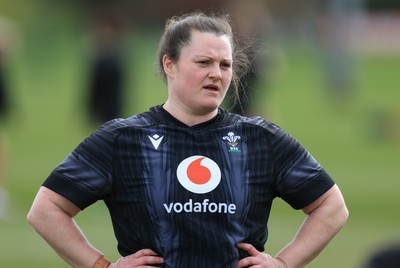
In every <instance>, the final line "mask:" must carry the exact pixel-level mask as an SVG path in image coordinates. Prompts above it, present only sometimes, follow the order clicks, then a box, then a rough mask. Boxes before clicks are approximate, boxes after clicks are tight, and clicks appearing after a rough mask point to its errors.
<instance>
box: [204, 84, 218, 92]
mask: <svg viewBox="0 0 400 268" xmlns="http://www.w3.org/2000/svg"><path fill="white" fill-rule="evenodd" d="M204 88H205V89H208V90H212V91H218V86H217V85H213V84H209V85H206V86H204Z"/></svg>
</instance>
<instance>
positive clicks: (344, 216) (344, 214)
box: [337, 203, 349, 228]
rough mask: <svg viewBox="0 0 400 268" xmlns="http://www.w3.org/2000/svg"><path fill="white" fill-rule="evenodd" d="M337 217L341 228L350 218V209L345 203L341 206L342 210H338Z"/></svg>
mask: <svg viewBox="0 0 400 268" xmlns="http://www.w3.org/2000/svg"><path fill="white" fill-rule="evenodd" d="M337 219H338V221H339V225H340V228H342V227H343V226H344V225H345V224H346V222H347V220H348V219H349V210H348V208H347V206H346V204H344V203H343V205H342V207H341V208H340V210H339V212H338V217H337Z"/></svg>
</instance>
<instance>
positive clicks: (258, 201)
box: [28, 14, 348, 268]
mask: <svg viewBox="0 0 400 268" xmlns="http://www.w3.org/2000/svg"><path fill="white" fill-rule="evenodd" d="M244 62H245V61H243V60H240V58H237V53H236V51H235V46H234V43H233V35H232V31H231V27H230V25H229V23H228V21H227V18H217V17H209V16H206V15H204V14H189V15H187V16H183V17H180V18H173V19H171V20H170V21H169V22H168V23H167V25H166V28H165V32H164V35H163V37H162V39H161V42H160V48H159V66H160V69H161V72H162V74H163V76H164V78H165V80H166V82H167V86H168V99H167V100H166V102H165V103H164V104H163V105H160V106H155V107H152V108H151V109H150V110H149V111H148V112H144V113H141V114H139V115H134V116H132V117H130V118H128V119H116V120H113V121H110V122H108V123H106V124H105V125H103V126H102V127H101V128H100V129H99V130H97V131H96V132H95V133H93V134H92V135H91V136H89V137H88V138H87V139H85V140H84V141H83V142H82V143H81V144H80V145H79V146H78V147H77V148H76V149H75V150H74V151H73V152H72V153H71V154H70V155H69V156H68V157H67V158H66V159H65V160H64V161H63V162H62V163H61V164H60V165H59V166H58V167H57V168H56V169H55V170H54V171H53V172H52V173H51V175H50V176H49V177H48V178H47V179H46V181H45V182H44V183H43V186H42V187H41V188H40V190H39V192H38V194H37V196H36V198H35V201H34V203H33V205H32V208H31V210H30V212H29V214H28V221H29V222H30V223H31V224H32V225H33V227H34V228H35V230H36V231H37V232H38V233H39V234H40V235H41V236H42V237H43V238H44V239H45V240H46V241H47V242H48V243H49V244H50V245H51V246H52V247H53V248H54V250H55V251H56V252H57V253H58V254H59V255H60V256H61V257H63V258H64V260H65V261H66V262H68V263H69V264H70V265H71V266H73V267H88V268H90V267H111V268H113V267H119V268H122V267H153V266H161V267H165V268H166V267H174V268H179V267H182V268H187V267H198V268H200V267H207V268H210V267H224V268H227V267H303V266H304V265H306V264H307V263H308V262H310V261H311V260H312V259H313V258H314V257H316V256H317V255H318V253H319V252H320V251H321V250H322V249H323V248H324V246H325V245H327V244H328V242H329V241H330V240H331V239H332V238H333V237H334V236H335V235H336V233H337V232H338V231H339V230H340V228H341V227H342V226H343V224H344V223H345V221H346V219H347V215H348V213H347V209H346V206H345V204H344V201H343V198H342V195H341V193H340V191H339V188H338V187H337V186H336V185H335V183H334V182H333V180H332V179H331V178H330V177H329V175H328V174H327V173H326V172H325V171H324V169H323V168H322V167H321V166H320V165H319V164H318V163H317V162H316V161H315V159H314V158H312V156H311V155H310V154H309V153H308V152H307V151H306V150H305V149H303V147H301V145H300V144H299V143H298V142H297V141H295V140H294V139H293V138H291V137H290V136H289V135H288V134H286V133H285V132H284V131H283V130H281V129H280V128H279V127H277V126H276V125H274V124H272V123H270V122H267V121H266V120H264V119H262V118H259V117H255V118H247V117H242V116H239V115H236V114H232V113H228V112H226V111H224V110H222V109H220V108H219V105H220V104H221V102H222V101H223V99H224V97H225V95H226V93H227V90H228V87H229V85H230V83H231V80H232V82H233V83H234V84H235V81H237V79H238V77H237V75H236V70H237V67H238V64H239V65H241V63H244ZM275 197H281V198H283V199H284V200H285V201H287V202H288V203H289V204H290V205H291V206H292V207H294V208H295V209H302V210H303V211H304V212H305V213H306V215H307V216H306V220H305V222H304V224H303V226H302V227H301V228H300V229H299V232H298V234H297V235H296V237H295V238H294V240H293V241H292V242H290V243H289V244H288V245H287V247H285V248H284V249H282V250H281V251H280V252H279V253H278V255H277V256H276V257H272V256H270V255H268V254H265V253H263V251H264V244H265V243H266V241H267V221H268V216H269V212H270V208H271V204H272V200H273V199H274V198H275ZM98 200H104V202H105V203H106V205H107V207H108V209H109V211H110V215H111V219H112V222H113V227H114V232H115V236H116V238H117V241H118V250H119V252H120V253H121V255H122V256H124V257H122V258H121V259H119V260H117V261H116V262H115V263H112V264H111V263H110V261H108V260H107V259H106V258H105V257H104V256H103V254H102V253H101V252H99V251H98V250H97V249H96V248H94V247H93V246H92V245H91V244H90V243H89V241H87V240H86V238H85V237H84V235H83V234H82V233H81V232H80V230H79V228H78V226H77V225H76V224H75V222H74V220H73V217H74V216H75V215H77V214H78V213H79V212H80V211H81V210H83V209H84V208H86V207H87V206H89V205H91V204H93V203H94V202H96V201H98Z"/></svg>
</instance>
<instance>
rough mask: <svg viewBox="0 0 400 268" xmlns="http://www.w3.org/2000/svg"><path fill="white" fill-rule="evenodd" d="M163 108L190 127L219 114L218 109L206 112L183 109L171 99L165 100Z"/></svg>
mask: <svg viewBox="0 0 400 268" xmlns="http://www.w3.org/2000/svg"><path fill="white" fill-rule="evenodd" d="M163 108H164V109H165V110H166V111H167V112H169V113H170V114H171V115H172V116H173V117H175V118H176V119H178V120H179V121H181V122H182V123H184V124H185V125H187V126H190V127H191V126H194V125H198V124H201V123H203V122H206V121H208V120H211V119H212V118H214V117H215V116H216V115H217V114H218V109H215V110H213V111H210V112H205V113H195V112H194V111H192V110H189V109H182V108H180V107H178V106H177V105H174V104H172V103H171V102H170V101H169V100H167V101H166V102H165V104H164V105H163Z"/></svg>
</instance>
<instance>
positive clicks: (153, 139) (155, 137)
mask: <svg viewBox="0 0 400 268" xmlns="http://www.w3.org/2000/svg"><path fill="white" fill-rule="evenodd" d="M148 137H149V139H150V141H151V143H152V144H153V146H154V148H155V149H156V150H157V149H158V146H160V143H161V141H162V139H163V138H164V136H161V137H160V136H159V135H158V134H154V135H153V136H148Z"/></svg>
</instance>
